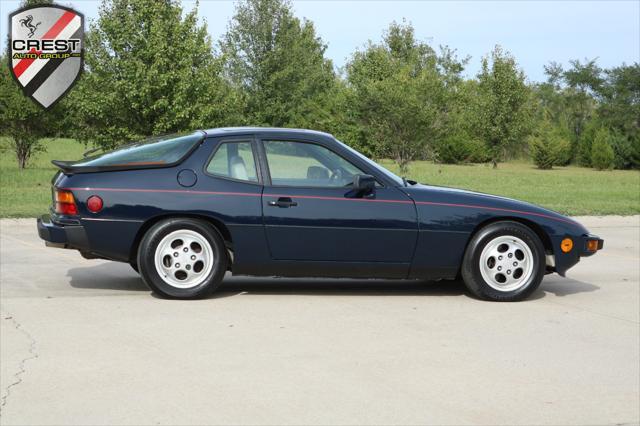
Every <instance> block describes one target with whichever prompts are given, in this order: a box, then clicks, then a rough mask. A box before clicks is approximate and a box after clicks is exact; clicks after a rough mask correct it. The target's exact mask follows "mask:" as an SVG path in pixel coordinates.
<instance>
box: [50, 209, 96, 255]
mask: <svg viewBox="0 0 640 426" xmlns="http://www.w3.org/2000/svg"><path fill="white" fill-rule="evenodd" d="M37 224H38V235H39V236H40V238H42V239H43V240H44V242H45V244H46V245H47V246H49V247H57V248H69V249H76V250H80V251H88V250H89V242H88V240H87V234H86V232H85V230H84V227H83V226H82V225H80V222H78V221H75V220H74V221H69V223H60V222H57V221H55V219H52V218H51V216H50V215H48V214H45V215H42V216H40V217H39V218H38V222H37Z"/></svg>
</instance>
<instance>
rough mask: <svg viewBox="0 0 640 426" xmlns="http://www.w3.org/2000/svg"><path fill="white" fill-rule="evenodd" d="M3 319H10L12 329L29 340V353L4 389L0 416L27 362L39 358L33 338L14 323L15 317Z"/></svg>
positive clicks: (0, 404) (19, 380)
mask: <svg viewBox="0 0 640 426" xmlns="http://www.w3.org/2000/svg"><path fill="white" fill-rule="evenodd" d="M4 319H5V320H8V319H11V322H12V323H13V326H14V328H15V329H16V330H18V331H19V332H21V333H22V334H24V335H25V336H27V339H29V352H28V353H29V356H27V357H26V358H23V359H22V360H21V361H20V363H19V368H18V371H17V372H16V373H15V374H14V375H13V377H14V378H15V381H14V382H12V383H11V384H9V386H7V387H6V389H4V395H3V396H2V398H1V399H0V416H2V410H3V408H4V407H5V405H6V404H7V399H8V398H9V395H10V394H11V389H12V388H13V387H15V386H18V385H19V384H20V383H22V375H23V374H24V373H26V372H27V369H26V364H27V362H28V361H31V360H34V359H36V358H38V356H39V355H38V353H37V352H36V339H34V338H33V336H32V335H31V334H30V333H29V332H28V331H27V330H25V329H24V328H22V324H20V323H19V322H18V321H16V319H15V317H14V316H13V315H10V314H6V315H5V317H4Z"/></svg>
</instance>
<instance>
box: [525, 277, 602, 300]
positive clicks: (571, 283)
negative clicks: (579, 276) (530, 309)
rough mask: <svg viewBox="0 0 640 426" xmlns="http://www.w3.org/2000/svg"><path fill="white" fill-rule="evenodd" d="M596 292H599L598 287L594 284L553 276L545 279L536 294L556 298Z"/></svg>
mask: <svg viewBox="0 0 640 426" xmlns="http://www.w3.org/2000/svg"><path fill="white" fill-rule="evenodd" d="M597 290H600V287H599V286H597V285H595V284H591V283H586V282H583V281H578V280H574V279H572V278H566V277H565V278H562V277H560V276H557V275H555V276H552V277H551V278H549V277H548V278H545V279H544V280H543V281H542V284H541V285H540V288H539V289H538V290H537V291H536V293H539V292H543V293H553V294H554V295H556V296H558V297H564V296H569V295H572V294H578V293H590V292H592V291H597Z"/></svg>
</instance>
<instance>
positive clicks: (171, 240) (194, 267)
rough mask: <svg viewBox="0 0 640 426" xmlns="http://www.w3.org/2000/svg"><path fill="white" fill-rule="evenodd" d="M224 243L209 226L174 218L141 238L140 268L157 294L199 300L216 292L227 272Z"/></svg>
mask: <svg viewBox="0 0 640 426" xmlns="http://www.w3.org/2000/svg"><path fill="white" fill-rule="evenodd" d="M227 263H228V258H227V252H226V249H225V245H224V241H223V240H222V238H221V237H220V234H219V233H218V232H217V230H216V229H215V228H213V227H212V226H211V225H209V224H208V223H206V222H203V221H200V220H195V219H186V218H175V219H167V220H164V221H161V222H159V223H157V224H155V225H154V226H153V227H151V228H150V229H149V230H148V231H147V233H146V234H145V235H144V237H143V238H142V241H141V243H140V248H139V249H138V256H137V264H138V268H139V270H140V275H141V276H142V279H143V280H144V282H145V283H146V284H147V285H148V286H149V287H150V288H151V290H153V291H154V292H155V293H157V294H159V295H160V296H162V297H167V298H173V299H198V298H202V297H206V296H208V295H209V294H211V293H212V292H213V291H215V290H216V289H217V288H218V287H219V286H220V284H221V283H222V278H223V277H224V273H225V271H226V270H227Z"/></svg>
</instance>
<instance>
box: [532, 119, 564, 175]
mask: <svg viewBox="0 0 640 426" xmlns="http://www.w3.org/2000/svg"><path fill="white" fill-rule="evenodd" d="M529 154H530V155H531V158H532V159H533V162H534V163H535V165H536V166H538V168H539V169H543V170H548V169H551V168H552V167H553V166H557V165H564V164H566V163H567V161H568V158H570V156H571V143H570V142H569V140H568V139H566V138H565V137H563V135H562V133H561V132H560V131H558V129H557V128H555V127H553V125H551V124H550V123H548V122H545V123H543V124H542V125H541V126H540V130H539V131H538V132H537V133H536V134H533V135H531V136H530V137H529Z"/></svg>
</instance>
